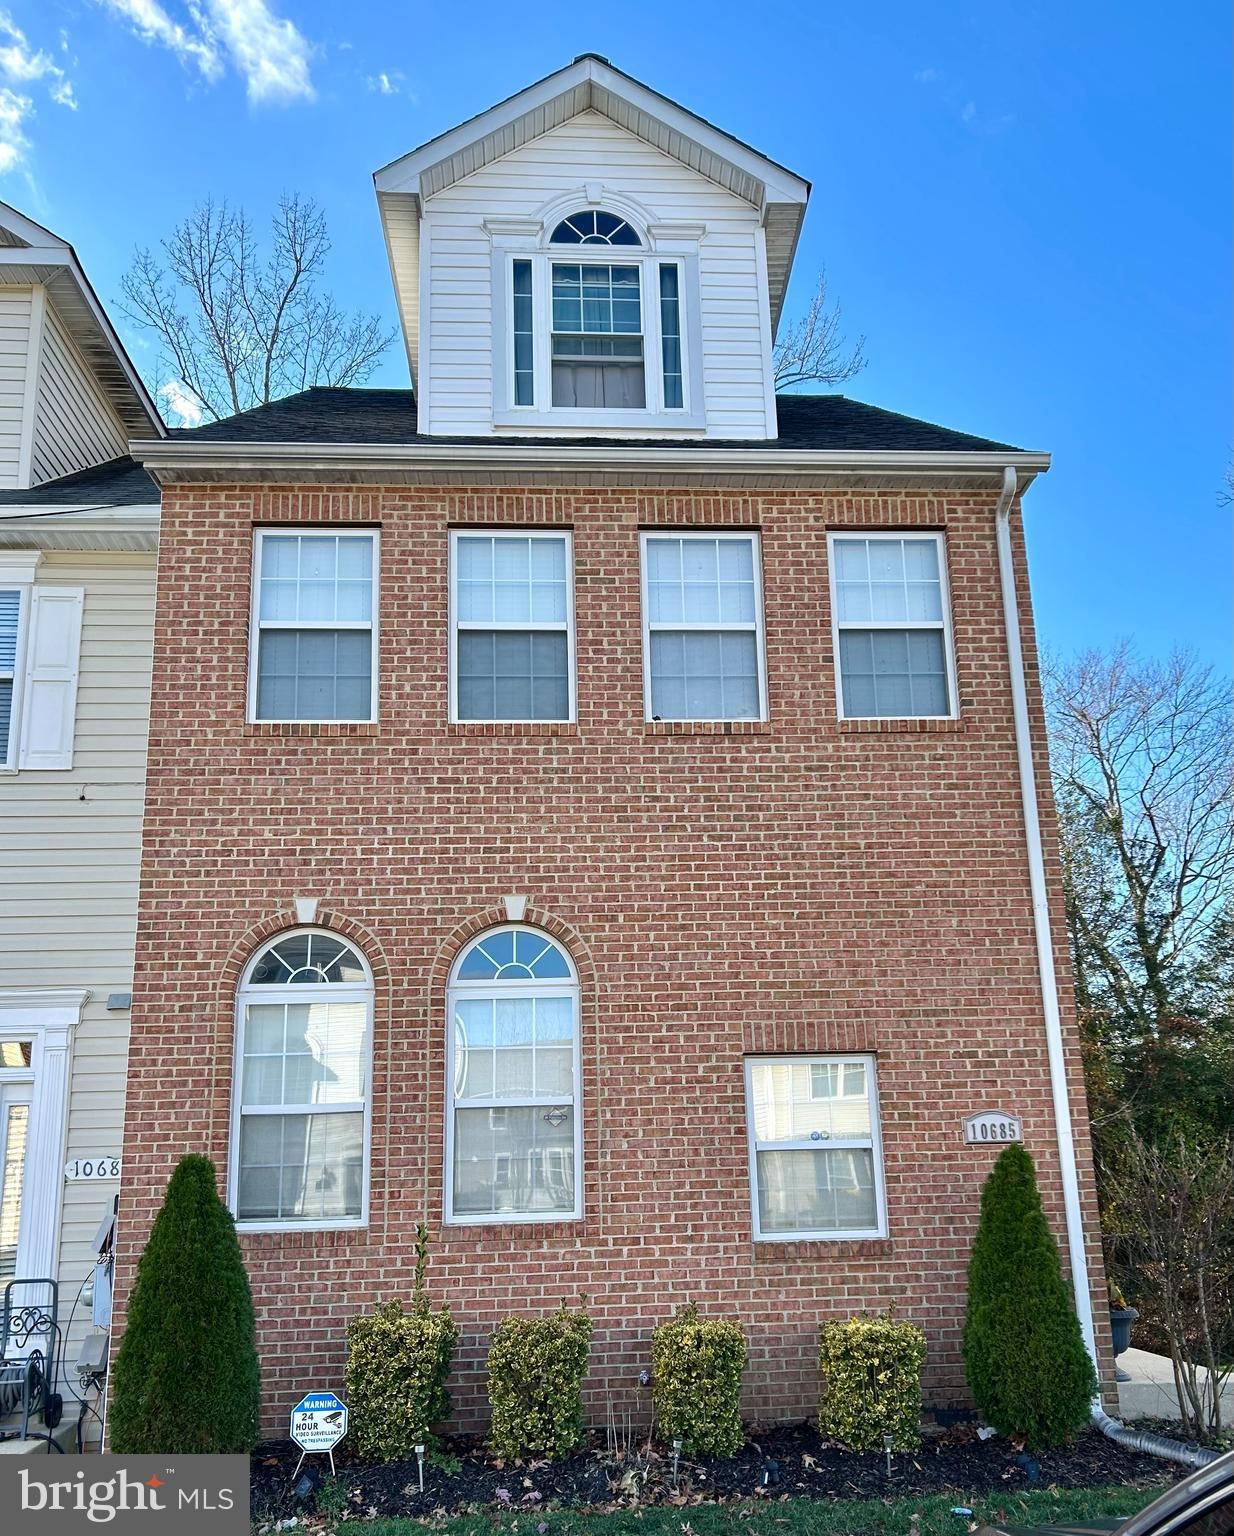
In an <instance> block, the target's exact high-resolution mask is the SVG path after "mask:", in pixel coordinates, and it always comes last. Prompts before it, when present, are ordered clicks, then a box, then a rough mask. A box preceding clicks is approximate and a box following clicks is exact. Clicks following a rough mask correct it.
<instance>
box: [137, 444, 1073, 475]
mask: <svg viewBox="0 0 1234 1536" xmlns="http://www.w3.org/2000/svg"><path fill="white" fill-rule="evenodd" d="M129 447H130V451H131V453H132V455H133V457H134V458H135V459H137V460H138V462H139V463H141V464H143V465H144V466H145V467H146V468H147V469H149V470H151V471H153V472H155V473H158V472H159V471H173V472H178V473H179V474H182V475H192V473H193V472H194V471H195V470H196V471H212V470H219V469H225V470H229V471H231V470H234V471H235V472H236V473H237V474H241V473H243V472H244V471H246V470H247V471H253V472H255V473H264V472H266V471H269V470H276V469H277V470H281V469H286V470H291V471H294V470H295V469H296V467H297V466H301V467H308V466H309V465H311V466H312V467H313V468H315V469H323V468H337V469H338V470H339V471H341V472H345V471H346V470H348V469H365V470H381V469H382V468H388V469H391V470H397V469H407V468H430V467H433V466H440V467H441V468H443V469H445V468H449V469H458V468H459V467H460V466H464V465H474V466H475V467H477V468H481V467H483V468H486V469H489V468H501V469H521V470H527V469H541V470H555V471H562V470H569V469H571V468H575V467H577V468H579V469H589V470H595V469H599V470H609V471H613V472H616V473H620V472H621V471H622V470H638V471H648V470H663V471H665V472H666V473H672V474H681V473H683V472H684V473H687V474H698V475H711V474H717V473H723V474H750V473H772V474H778V475H782V474H800V475H809V474H811V473H813V472H818V471H831V472H839V473H851V474H869V473H882V474H912V473H922V474H934V475H940V474H943V475H955V474H961V475H962V474H971V475H989V474H993V473H1000V474H1001V472H1002V470H1003V469H1004V468H1007V467H1008V466H1010V467H1011V468H1013V469H1016V470H1017V471H1020V472H1022V473H1024V474H1026V475H1029V476H1031V475H1036V474H1042V473H1044V472H1045V471H1046V470H1047V469H1049V467H1050V455H1049V454H1048V453H1031V452H1017V453H1012V452H1000V451H996V450H995V451H982V452H974V451H969V452H960V451H957V452H944V453H922V452H910V451H906V450H894V451H892V450H884V451H881V452H852V451H849V450H844V449H806V448H790V449H785V448H774V447H768V448H761V447H760V448H725V449H715V448H708V447H703V446H698V447H684V446H683V447H680V448H677V447H671V448H642V447H640V448H633V447H632V448H622V447H617V446H614V447H611V448H610V447H607V446H604V447H594V446H589V447H579V446H577V445H575V444H571V443H568V442H561V443H551V444H535V445H530V444H526V445H518V444H514V443H493V444H488V443H484V444H476V443H468V444H462V443H459V444H449V443H444V442H443V443H396V444H390V445H386V444H367V443H292V444H289V443H226V442H206V443H187V442H185V441H184V440H183V439H177V440H175V441H174V442H162V441H150V442H133V443H131V444H130V445H129Z"/></svg>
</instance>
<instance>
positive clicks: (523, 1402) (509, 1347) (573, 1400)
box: [488, 1305, 591, 1458]
mask: <svg viewBox="0 0 1234 1536" xmlns="http://www.w3.org/2000/svg"><path fill="white" fill-rule="evenodd" d="M590 1346H591V1319H590V1318H589V1317H588V1316H587V1315H586V1313H583V1312H569V1311H567V1310H566V1308H565V1306H564V1305H563V1306H562V1308H561V1311H560V1312H558V1313H556V1314H555V1315H554V1316H552V1317H507V1318H504V1319H503V1320H502V1321H501V1322H500V1323H498V1324H497V1327H496V1328H495V1329H494V1330H493V1342H492V1344H491V1346H490V1347H489V1352H488V1400H489V1402H490V1403H491V1404H492V1405H493V1424H492V1429H491V1431H490V1439H491V1440H492V1444H493V1449H494V1450H495V1451H496V1452H497V1454H498V1456H506V1457H510V1458H513V1457H516V1456H568V1455H569V1454H570V1452H571V1451H572V1450H574V1448H575V1447H576V1446H577V1445H578V1443H579V1441H580V1439H581V1438H582V1434H583V1377H584V1376H585V1375H586V1374H587V1355H588V1351H589V1349H590Z"/></svg>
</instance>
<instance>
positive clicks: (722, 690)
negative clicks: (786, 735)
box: [643, 533, 766, 720]
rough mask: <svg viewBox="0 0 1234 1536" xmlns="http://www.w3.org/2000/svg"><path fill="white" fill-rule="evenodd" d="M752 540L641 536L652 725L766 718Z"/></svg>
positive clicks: (727, 536) (754, 541)
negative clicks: (656, 721) (662, 721)
mask: <svg viewBox="0 0 1234 1536" xmlns="http://www.w3.org/2000/svg"><path fill="white" fill-rule="evenodd" d="M761 587H762V584H761V581H760V579H759V569H758V537H757V535H756V534H753V533H709V534H669V533H645V534H644V535H643V654H644V673H645V685H644V692H645V703H646V710H647V718H648V719H649V720H761V719H765V718H766V701H765V692H764V682H763V679H764V671H765V668H764V663H763V605H762V590H761Z"/></svg>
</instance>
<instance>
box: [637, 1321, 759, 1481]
mask: <svg viewBox="0 0 1234 1536" xmlns="http://www.w3.org/2000/svg"><path fill="white" fill-rule="evenodd" d="M745 1364H746V1341H745V1336H744V1335H743V1333H742V1331H741V1325H740V1324H739V1323H735V1322H731V1321H730V1320H729V1319H727V1318H720V1317H700V1316H699V1315H698V1308H697V1307H695V1306H694V1305H693V1303H691V1305H689V1306H687V1307H684V1308H683V1309H682V1310H681V1311H680V1312H679V1313H678V1314H677V1316H676V1317H674V1318H673V1319H672V1320H671V1321H670V1322H667V1323H661V1324H660V1326H659V1327H658V1328H657V1329H656V1330H655V1332H654V1333H653V1334H652V1335H651V1401H652V1407H653V1409H654V1411H655V1417H656V1425H657V1427H658V1429H659V1432H660V1435H661V1436H662V1438H663V1439H665V1440H667V1441H670V1442H671V1441H673V1440H680V1441H681V1442H682V1447H683V1449H684V1450H685V1453H686V1455H687V1456H732V1455H735V1454H736V1452H737V1451H739V1450H740V1449H741V1447H742V1444H743V1442H744V1440H745V1436H744V1435H743V1433H742V1430H741V1373H742V1371H743V1370H744V1369H745Z"/></svg>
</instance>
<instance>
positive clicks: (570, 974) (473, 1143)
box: [445, 927, 582, 1223]
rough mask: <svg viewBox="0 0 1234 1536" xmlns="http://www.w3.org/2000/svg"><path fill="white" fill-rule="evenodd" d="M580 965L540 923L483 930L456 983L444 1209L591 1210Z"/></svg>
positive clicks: (552, 1215)
mask: <svg viewBox="0 0 1234 1536" xmlns="http://www.w3.org/2000/svg"><path fill="white" fill-rule="evenodd" d="M578 1005H579V988H578V975H577V972H576V971H575V969H574V965H573V963H572V962H571V960H570V957H569V956H568V955H567V954H566V952H565V950H564V949H562V948H561V946H560V945H558V944H556V943H555V942H554V941H553V940H552V939H550V938H549V937H548V936H547V935H546V934H544V933H541V932H540V931H539V930H538V929H535V928H524V927H504V928H494V929H490V930H489V932H487V933H484V934H481V935H480V937H479V938H477V939H474V940H473V941H472V942H471V944H470V945H469V946H468V947H467V948H466V949H465V950H464V951H463V953H462V954H461V955H460V956H459V957H458V959H457V960H456V961H455V964H454V968H453V970H452V971H451V973H450V983H449V989H448V993H447V1016H448V1046H447V1106H448V1108H447V1114H448V1117H449V1124H448V1126H447V1134H446V1178H445V1185H446V1200H445V1205H446V1220H447V1221H450V1222H460V1223H464V1222H465V1223H479V1222H494V1221H552V1220H563V1219H565V1220H568V1219H570V1218H574V1217H578V1216H580V1215H581V1214H582V1179H581V1167H582V1127H581V1117H580V1114H579V1027H578Z"/></svg>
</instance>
